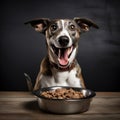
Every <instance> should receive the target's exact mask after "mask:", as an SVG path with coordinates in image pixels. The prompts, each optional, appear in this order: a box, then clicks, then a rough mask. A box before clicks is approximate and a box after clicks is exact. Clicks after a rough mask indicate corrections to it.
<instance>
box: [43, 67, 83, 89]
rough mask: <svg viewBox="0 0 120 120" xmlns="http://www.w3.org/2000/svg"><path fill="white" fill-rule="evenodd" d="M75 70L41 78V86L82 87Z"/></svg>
mask: <svg viewBox="0 0 120 120" xmlns="http://www.w3.org/2000/svg"><path fill="white" fill-rule="evenodd" d="M76 74H77V73H76V69H75V68H74V69H73V70H71V71H70V72H69V71H62V72H58V71H54V72H53V76H42V79H41V86H42V87H50V86H71V87H82V86H81V83H80V78H78V77H76Z"/></svg>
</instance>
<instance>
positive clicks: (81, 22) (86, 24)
mask: <svg viewBox="0 0 120 120" xmlns="http://www.w3.org/2000/svg"><path fill="white" fill-rule="evenodd" d="M74 21H75V22H76V23H77V24H78V26H79V27H80V28H81V30H82V31H89V28H90V27H94V28H96V29H98V28H99V27H98V25H96V24H95V23H94V22H93V21H92V20H89V19H86V18H79V17H76V18H74Z"/></svg>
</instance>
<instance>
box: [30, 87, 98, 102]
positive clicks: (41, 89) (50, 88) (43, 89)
mask: <svg viewBox="0 0 120 120" xmlns="http://www.w3.org/2000/svg"><path fill="white" fill-rule="evenodd" d="M58 88H66V89H70V88H72V89H73V90H76V91H82V90H86V91H89V93H90V95H89V96H87V97H83V98H70V99H67V98H65V99H52V98H46V97H44V96H42V95H40V94H41V92H44V91H49V90H55V89H58ZM32 93H33V94H34V95H35V96H37V97H38V98H41V99H46V100H53V101H80V100H83V99H90V98H92V97H94V96H96V93H95V92H94V91H93V90H90V89H86V88H80V87H70V86H51V87H44V88H40V89H38V90H35V91H33V92H32Z"/></svg>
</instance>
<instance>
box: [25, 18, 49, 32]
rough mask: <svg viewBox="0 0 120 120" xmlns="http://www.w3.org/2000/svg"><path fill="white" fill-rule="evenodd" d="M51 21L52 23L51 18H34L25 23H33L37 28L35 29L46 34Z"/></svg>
mask: <svg viewBox="0 0 120 120" xmlns="http://www.w3.org/2000/svg"><path fill="white" fill-rule="evenodd" d="M49 23H50V19H48V18H40V19H34V20H31V21H28V22H25V23H24V24H31V26H32V27H34V28H35V31H37V32H41V33H44V34H45V31H46V29H47V27H48V25H49Z"/></svg>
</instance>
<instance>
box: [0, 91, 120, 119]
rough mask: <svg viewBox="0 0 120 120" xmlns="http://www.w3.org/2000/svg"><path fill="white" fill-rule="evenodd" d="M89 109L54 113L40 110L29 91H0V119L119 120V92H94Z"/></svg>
mask: <svg viewBox="0 0 120 120" xmlns="http://www.w3.org/2000/svg"><path fill="white" fill-rule="evenodd" d="M96 94H97V95H96V97H94V98H93V101H92V102H91V106H90V109H89V111H87V112H85V113H81V114H72V115H56V114H49V113H45V112H42V111H41V110H40V109H39V107H38V103H37V100H36V97H35V96H34V95H32V94H31V93H29V92H0V120H120V92H96Z"/></svg>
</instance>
